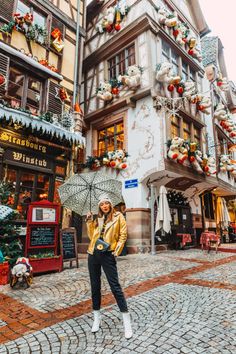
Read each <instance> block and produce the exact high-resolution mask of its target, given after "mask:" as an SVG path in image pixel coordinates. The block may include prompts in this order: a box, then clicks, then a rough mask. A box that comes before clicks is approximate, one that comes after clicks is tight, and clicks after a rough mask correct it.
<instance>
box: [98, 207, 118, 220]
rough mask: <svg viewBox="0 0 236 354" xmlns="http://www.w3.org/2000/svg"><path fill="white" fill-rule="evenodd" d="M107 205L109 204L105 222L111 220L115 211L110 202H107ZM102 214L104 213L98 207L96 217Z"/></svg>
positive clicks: (100, 216)
mask: <svg viewBox="0 0 236 354" xmlns="http://www.w3.org/2000/svg"><path fill="white" fill-rule="evenodd" d="M109 205H110V211H109V213H108V214H107V218H106V222H109V221H112V220H113V215H114V213H115V210H114V208H113V206H112V205H111V203H109ZM103 215H104V213H103V212H102V209H101V208H100V207H99V208H98V218H102V217H103Z"/></svg>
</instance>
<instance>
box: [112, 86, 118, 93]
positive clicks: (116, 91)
mask: <svg viewBox="0 0 236 354" xmlns="http://www.w3.org/2000/svg"><path fill="white" fill-rule="evenodd" d="M111 92H112V93H113V95H118V93H119V89H118V87H113V89H112V91H111Z"/></svg>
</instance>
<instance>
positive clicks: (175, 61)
mask: <svg viewBox="0 0 236 354" xmlns="http://www.w3.org/2000/svg"><path fill="white" fill-rule="evenodd" d="M171 63H172V65H173V73H174V74H175V75H179V56H178V55H177V54H176V53H175V52H174V51H173V50H172V51H171Z"/></svg>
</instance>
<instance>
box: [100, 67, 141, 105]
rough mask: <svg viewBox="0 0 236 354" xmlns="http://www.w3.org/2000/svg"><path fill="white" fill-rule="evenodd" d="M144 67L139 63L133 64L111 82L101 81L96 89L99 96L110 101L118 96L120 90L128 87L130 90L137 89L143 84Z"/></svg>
mask: <svg viewBox="0 0 236 354" xmlns="http://www.w3.org/2000/svg"><path fill="white" fill-rule="evenodd" d="M142 72H143V68H141V67H140V66H137V65H131V66H129V67H128V68H127V72H126V73H125V75H119V77H118V78H113V79H111V80H110V81H109V82H105V81H103V82H100V85H99V87H98V88H97V90H96V94H97V97H98V98H100V99H101V100H103V101H106V102H109V101H111V100H112V99H113V98H114V97H116V96H118V95H119V93H120V91H121V90H122V89H124V88H125V87H127V88H128V89H130V90H137V88H138V87H139V86H140V84H141V75H142Z"/></svg>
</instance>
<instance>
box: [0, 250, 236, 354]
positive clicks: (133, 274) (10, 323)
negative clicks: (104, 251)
mask: <svg viewBox="0 0 236 354" xmlns="http://www.w3.org/2000/svg"><path fill="white" fill-rule="evenodd" d="M80 263H81V264H80V268H79V269H67V270H65V271H64V272H62V273H56V274H48V275H43V276H40V277H35V279H34V284H33V286H32V287H31V288H30V289H28V290H24V291H23V290H15V291H14V290H12V289H10V288H9V286H4V287H3V286H2V287H0V343H1V345H0V353H1V354H3V353H4V354H5V353H12V354H14V353H25V354H26V353H35V354H37V353H47V354H50V353H65V354H67V353H68V354H69V353H71V354H74V353H78V354H83V353H86V354H92V353H105V354H106V353H107V354H109V353H149V354H150V353H173V354H174V353H191V354H192V353H193V354H194V353H203V354H208V353H209V354H210V353H222V354H224V353H225V354H227V353H234V354H235V353H236V349H235V348H236V339H235V338H236V301H235V300H236V297H235V291H236V273H235V266H236V255H234V254H230V253H228V254H226V253H218V254H215V252H214V253H213V252H211V253H210V254H207V253H206V252H202V251H200V250H185V251H177V252H176V251H168V252H163V253H159V254H157V255H155V256H151V255H147V254H144V255H133V256H127V257H122V258H121V259H119V260H118V267H119V272H120V280H121V284H122V286H123V287H124V288H125V293H126V296H127V298H128V305H129V308H130V312H131V314H132V319H133V327H134V336H133V338H131V339H130V340H126V339H125V338H124V336H123V327H122V322H121V316H120V313H119V311H118V308H117V306H116V305H115V301H114V298H113V296H112V295H111V294H110V292H109V288H108V285H107V283H106V281H105V279H103V284H102V286H103V293H104V296H103V310H102V314H103V322H102V328H101V330H100V331H99V332H98V333H96V334H95V335H94V334H92V333H91V332H90V330H91V324H92V313H91V301H90V289H89V282H88V273H87V267H86V260H83V261H81V262H80ZM23 301H24V302H23Z"/></svg>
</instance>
